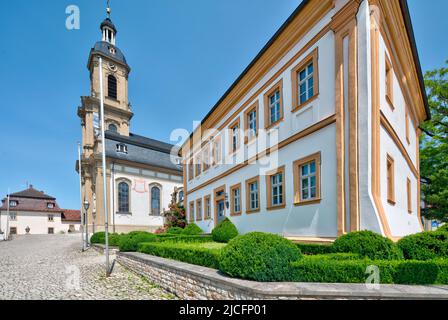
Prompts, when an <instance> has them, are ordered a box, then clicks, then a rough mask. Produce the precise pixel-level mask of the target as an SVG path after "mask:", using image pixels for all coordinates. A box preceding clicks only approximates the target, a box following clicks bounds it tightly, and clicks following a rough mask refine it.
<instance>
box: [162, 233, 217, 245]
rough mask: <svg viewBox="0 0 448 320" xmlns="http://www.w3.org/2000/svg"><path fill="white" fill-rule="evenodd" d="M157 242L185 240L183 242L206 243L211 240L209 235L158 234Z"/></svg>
mask: <svg viewBox="0 0 448 320" xmlns="http://www.w3.org/2000/svg"><path fill="white" fill-rule="evenodd" d="M157 238H158V242H185V243H206V242H212V241H213V239H212V236H209V235H197V236H196V235H195V236H190V235H183V234H180V235H167V236H162V237H161V236H160V235H159V236H158V237H157Z"/></svg>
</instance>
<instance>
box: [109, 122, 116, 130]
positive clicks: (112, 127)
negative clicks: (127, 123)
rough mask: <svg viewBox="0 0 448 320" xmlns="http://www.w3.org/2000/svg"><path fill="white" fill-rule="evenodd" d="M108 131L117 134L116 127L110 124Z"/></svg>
mask: <svg viewBox="0 0 448 320" xmlns="http://www.w3.org/2000/svg"><path fill="white" fill-rule="evenodd" d="M108 129H109V131H112V132H117V131H118V128H117V126H116V125H115V124H113V123H111V124H110V125H109V127H108Z"/></svg>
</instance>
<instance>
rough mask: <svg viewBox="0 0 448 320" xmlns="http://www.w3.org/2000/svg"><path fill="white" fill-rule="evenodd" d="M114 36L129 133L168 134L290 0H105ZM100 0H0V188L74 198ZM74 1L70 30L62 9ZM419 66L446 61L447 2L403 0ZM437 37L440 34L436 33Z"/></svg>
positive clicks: (205, 103)
mask: <svg viewBox="0 0 448 320" xmlns="http://www.w3.org/2000/svg"><path fill="white" fill-rule="evenodd" d="M111 2H112V11H113V12H112V20H113V21H114V23H115V24H116V26H117V28H118V36H117V45H118V46H119V47H120V48H121V49H122V50H123V51H124V53H125V55H126V58H127V60H128V63H129V64H130V66H131V67H132V73H131V75H130V82H129V93H130V101H131V103H132V105H133V111H134V113H135V117H134V119H133V120H132V124H131V131H132V132H134V133H138V134H141V135H145V136H149V137H152V138H155V139H159V140H163V141H167V142H169V135H170V133H171V131H172V130H173V129H175V128H186V129H188V130H191V127H192V121H193V120H198V121H199V120H201V119H202V118H203V117H204V116H205V115H206V114H207V112H208V111H209V110H210V108H211V107H212V106H213V105H214V104H215V103H216V101H217V100H218V99H219V98H220V97H221V96H222V94H223V93H224V92H225V91H226V90H227V88H228V87H229V86H230V85H231V84H232V82H233V81H234V80H235V79H236V77H237V76H238V75H239V74H240V73H241V72H242V70H243V69H244V68H245V67H246V66H247V65H248V64H249V62H250V61H251V60H252V59H253V58H254V57H255V55H256V54H257V53H258V51H259V50H260V49H261V48H262V47H263V46H264V44H265V43H266V42H267V41H268V40H269V38H270V37H271V36H272V35H273V34H274V33H275V31H276V30H277V29H278V28H279V27H280V25H281V24H282V23H283V22H284V21H285V20H286V18H287V17H288V16H289V15H290V14H291V13H292V11H293V10H294V9H295V8H296V7H297V5H298V4H299V3H300V0H189V1H180V0H151V1H147V0H132V1H129V0H128V1H125V0H112V1H111ZM105 3H106V1H100V0H95V1H92V0H71V1H62V0H58V1H51V0H45V1H31V0H27V1H25V0H15V1H4V0H2V1H0V43H1V45H0V61H1V65H0V88H1V89H0V92H1V97H0V110H1V113H0V117H1V120H2V121H1V125H0V128H1V129H0V130H1V131H0V132H1V133H0V139H1V140H0V143H1V146H2V147H1V148H0V196H4V195H5V194H6V193H7V190H8V188H11V191H12V192H14V191H19V190H22V189H24V188H26V184H27V183H30V184H33V185H34V186H35V187H36V188H38V189H40V190H45V191H46V192H47V193H49V194H51V195H54V196H55V197H57V198H58V202H59V204H60V205H61V206H62V207H64V208H73V209H74V208H78V207H79V187H78V177H77V175H76V173H75V160H76V158H77V141H79V140H80V133H81V131H80V122H79V119H78V117H77V116H76V109H77V107H78V106H79V104H80V96H82V95H88V94H89V74H88V70H87V68H86V64H87V58H88V54H89V50H90V48H91V47H92V46H93V44H94V43H95V42H96V41H98V40H100V31H99V24H100V22H101V21H102V20H103V19H104V17H105ZM70 4H75V5H77V6H79V8H80V10H81V28H80V30H72V31H68V30H67V29H66V28H65V20H66V14H65V8H66V7H67V6H68V5H70ZM409 6H410V10H411V15H412V18H413V24H414V29H415V35H416V38H417V44H418V49H419V53H420V59H421V63H422V68H423V70H429V69H433V68H436V67H440V66H441V65H442V64H443V63H444V61H445V60H447V59H448V41H447V40H448V39H446V35H444V32H445V31H446V30H448V20H447V19H446V17H445V13H446V12H448V1H446V0H431V1H430V5H429V4H428V2H427V1H422V0H409ZM443 37H445V39H443Z"/></svg>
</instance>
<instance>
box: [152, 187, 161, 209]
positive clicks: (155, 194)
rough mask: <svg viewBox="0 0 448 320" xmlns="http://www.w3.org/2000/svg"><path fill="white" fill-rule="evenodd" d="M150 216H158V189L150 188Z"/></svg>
mask: <svg viewBox="0 0 448 320" xmlns="http://www.w3.org/2000/svg"><path fill="white" fill-rule="evenodd" d="M151 215H153V216H160V187H158V186H154V187H152V188H151Z"/></svg>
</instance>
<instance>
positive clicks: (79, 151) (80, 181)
mask: <svg viewBox="0 0 448 320" xmlns="http://www.w3.org/2000/svg"><path fill="white" fill-rule="evenodd" d="M78 173H79V200H80V202H79V203H80V204H81V206H80V209H81V210H80V212H81V250H82V251H85V249H86V247H85V243H84V229H85V226H84V210H83V209H84V208H83V206H84V204H83V201H82V178H81V143H80V142H78Z"/></svg>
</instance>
